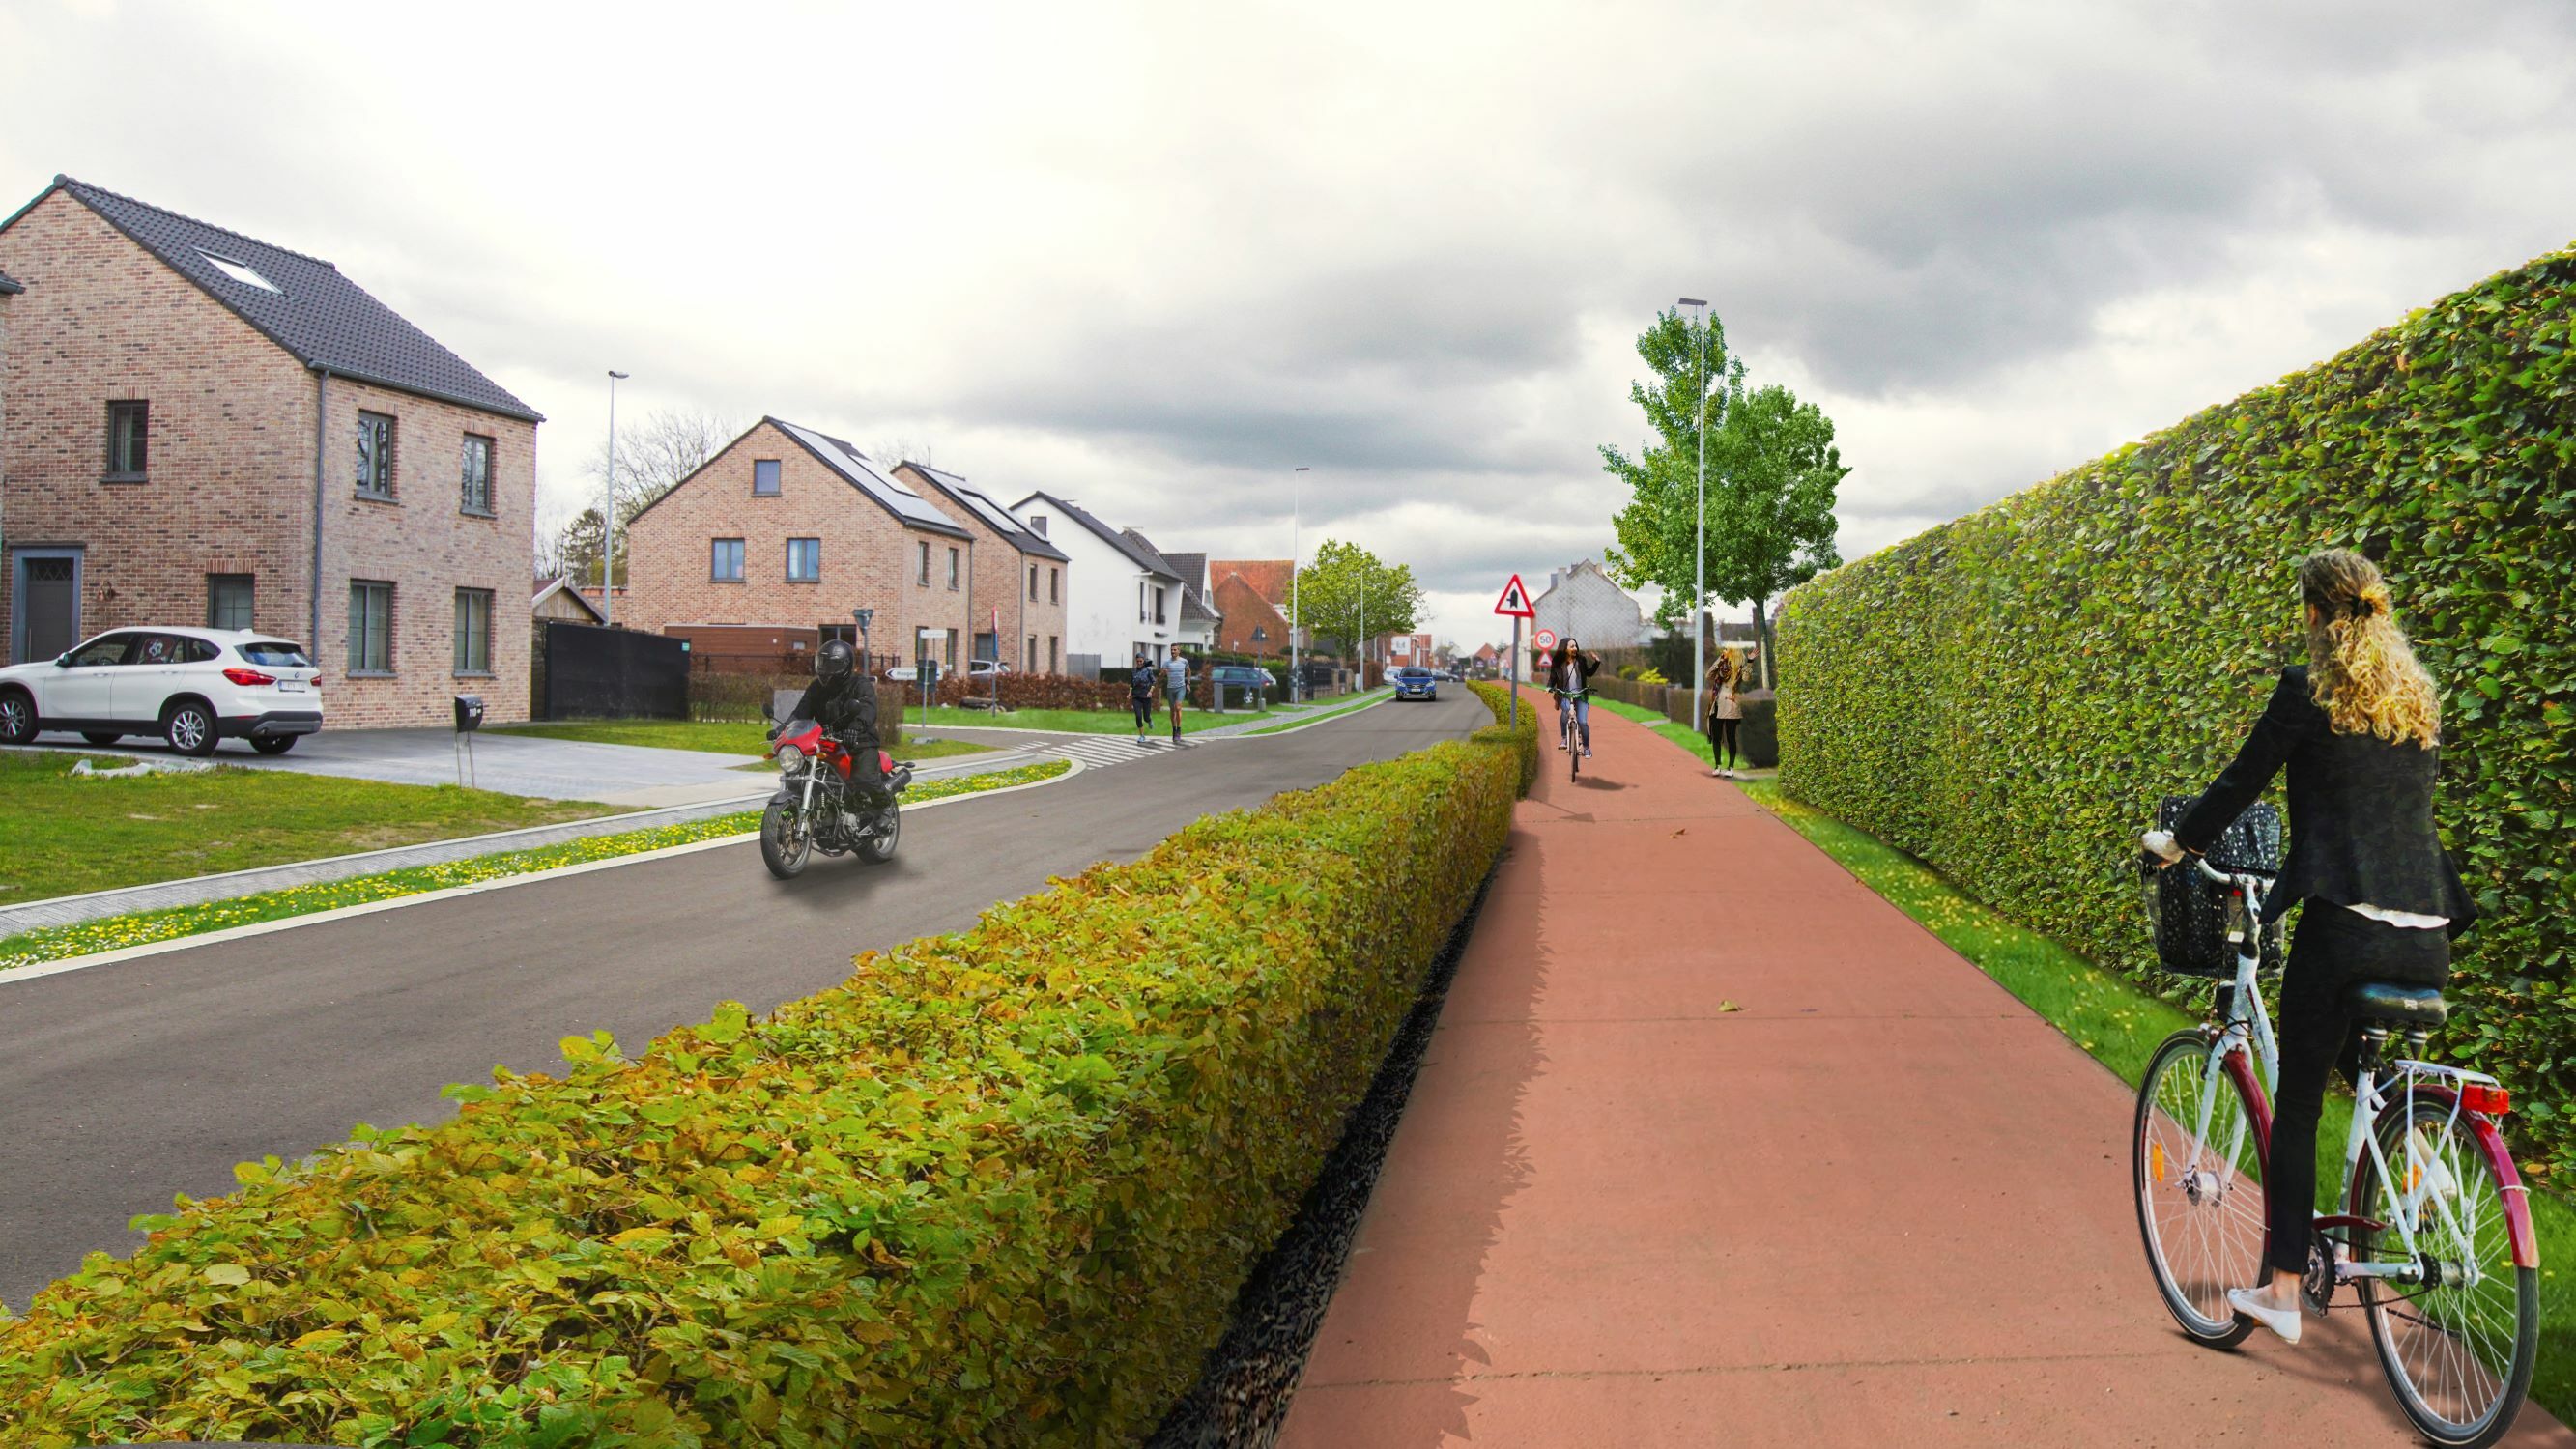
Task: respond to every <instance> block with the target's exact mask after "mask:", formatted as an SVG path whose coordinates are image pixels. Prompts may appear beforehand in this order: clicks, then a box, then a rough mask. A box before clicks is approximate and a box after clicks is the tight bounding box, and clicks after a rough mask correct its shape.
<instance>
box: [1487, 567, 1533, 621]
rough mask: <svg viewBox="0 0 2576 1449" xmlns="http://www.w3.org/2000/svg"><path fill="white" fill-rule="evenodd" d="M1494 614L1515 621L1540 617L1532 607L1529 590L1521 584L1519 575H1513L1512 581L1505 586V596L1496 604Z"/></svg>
mask: <svg viewBox="0 0 2576 1449" xmlns="http://www.w3.org/2000/svg"><path fill="white" fill-rule="evenodd" d="M1494 612H1495V613H1497V614H1506V615H1509V616H1511V617H1512V618H1515V619H1535V618H1537V617H1538V610H1537V609H1535V608H1533V607H1531V605H1530V596H1529V588H1528V586H1527V585H1525V584H1523V583H1522V582H1521V576H1520V575H1519V574H1514V575H1512V581H1511V582H1510V583H1508V584H1505V585H1503V596H1502V597H1501V598H1500V599H1497V600H1496V601H1495V602H1494Z"/></svg>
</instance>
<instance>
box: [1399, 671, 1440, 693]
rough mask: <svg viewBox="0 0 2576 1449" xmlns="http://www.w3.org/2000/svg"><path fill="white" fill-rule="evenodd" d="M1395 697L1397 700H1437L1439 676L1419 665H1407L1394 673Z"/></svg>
mask: <svg viewBox="0 0 2576 1449" xmlns="http://www.w3.org/2000/svg"><path fill="white" fill-rule="evenodd" d="M1395 697H1396V698H1398V699H1438V698H1439V697H1440V676H1439V675H1437V674H1434V673H1432V672H1431V671H1430V670H1428V669H1425V668H1423V667H1422V666H1421V665H1419V664H1408V665H1406V666H1404V667H1403V668H1402V669H1399V670H1397V671H1395Z"/></svg>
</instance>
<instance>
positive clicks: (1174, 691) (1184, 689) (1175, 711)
mask: <svg viewBox="0 0 2576 1449" xmlns="http://www.w3.org/2000/svg"><path fill="white" fill-rule="evenodd" d="M1163 697H1164V698H1165V699H1167V700H1169V701H1170V702H1171V706H1172V743H1173V744H1176V745H1177V744H1179V743H1180V742H1181V704H1182V702H1183V701H1185V700H1187V699H1188V698H1189V697H1190V656H1188V655H1186V654H1184V653H1182V652H1181V651H1179V650H1178V649H1175V650H1173V651H1172V657H1171V658H1169V659H1166V660H1164V661H1163Z"/></svg>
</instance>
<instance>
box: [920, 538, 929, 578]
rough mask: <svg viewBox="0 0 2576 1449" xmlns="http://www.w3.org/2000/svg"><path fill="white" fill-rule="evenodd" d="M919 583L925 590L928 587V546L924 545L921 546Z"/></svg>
mask: <svg viewBox="0 0 2576 1449" xmlns="http://www.w3.org/2000/svg"><path fill="white" fill-rule="evenodd" d="M920 583H921V586H922V587H923V588H925V589H926V588H929V587H930V545H929V544H926V543H925V544H923V545H922V546H921V578H920Z"/></svg>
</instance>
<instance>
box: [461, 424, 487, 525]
mask: <svg viewBox="0 0 2576 1449" xmlns="http://www.w3.org/2000/svg"><path fill="white" fill-rule="evenodd" d="M459 472H460V473H461V475H462V476H461V478H460V480H459V482H458V492H457V500H456V506H457V508H458V509H459V510H460V511H462V512H466V513H472V514H478V515H480V516H482V517H484V518H489V517H491V516H492V512H493V510H492V440H491V439H490V438H487V437H484V436H483V435H481V434H480V433H467V434H466V435H465V453H464V457H463V461H462V462H461V463H460V464H459Z"/></svg>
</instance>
